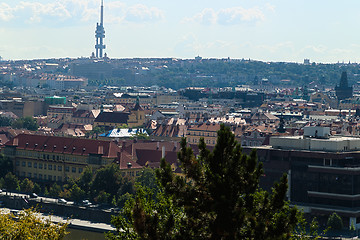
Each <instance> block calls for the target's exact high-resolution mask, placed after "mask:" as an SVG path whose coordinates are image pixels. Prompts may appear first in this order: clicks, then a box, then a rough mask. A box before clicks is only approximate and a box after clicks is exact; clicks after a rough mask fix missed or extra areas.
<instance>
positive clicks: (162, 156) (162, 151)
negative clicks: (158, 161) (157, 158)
mask: <svg viewBox="0 0 360 240" xmlns="http://www.w3.org/2000/svg"><path fill="white" fill-rule="evenodd" d="M161 158H165V146H163V147H162V148H161Z"/></svg>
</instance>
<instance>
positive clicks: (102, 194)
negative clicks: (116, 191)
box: [94, 191, 111, 203]
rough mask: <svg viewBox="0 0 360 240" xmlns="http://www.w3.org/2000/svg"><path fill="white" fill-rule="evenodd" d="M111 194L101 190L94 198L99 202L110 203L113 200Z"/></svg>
mask: <svg viewBox="0 0 360 240" xmlns="http://www.w3.org/2000/svg"><path fill="white" fill-rule="evenodd" d="M110 197H111V195H110V194H109V193H107V192H105V191H101V192H100V193H99V195H97V196H96V197H95V198H94V200H95V202H97V203H109V201H110V200H111V198H110Z"/></svg>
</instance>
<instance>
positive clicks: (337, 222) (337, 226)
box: [327, 212, 343, 230]
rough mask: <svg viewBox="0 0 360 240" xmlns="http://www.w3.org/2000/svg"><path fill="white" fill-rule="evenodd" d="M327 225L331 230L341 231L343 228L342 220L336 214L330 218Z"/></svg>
mask: <svg viewBox="0 0 360 240" xmlns="http://www.w3.org/2000/svg"><path fill="white" fill-rule="evenodd" d="M327 225H328V227H330V229H331V230H341V229H342V228H343V222H342V219H341V217H340V216H339V215H338V214H337V213H335V212H334V213H333V214H331V215H330V216H329V218H328V221H327Z"/></svg>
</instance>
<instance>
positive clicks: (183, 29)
mask: <svg viewBox="0 0 360 240" xmlns="http://www.w3.org/2000/svg"><path fill="white" fill-rule="evenodd" d="M104 2H105V20H104V21H105V24H104V25H105V31H106V38H105V44H106V45H107V49H106V52H107V53H108V55H109V57H114V58H127V57H179V58H193V57H195V56H196V55H200V56H202V57H205V58H210V57H215V58H224V57H231V58H251V59H256V60H264V61H296V62H302V61H303V59H304V58H310V60H311V61H315V62H337V61H345V62H348V61H351V62H356V61H357V62H360V29H359V25H360V24H359V23H360V14H359V12H360V1H359V0H347V1H339V0H337V1H335V0H299V1H292V0H270V1H262V0H222V1H220V0H181V1H174V0H143V1H141V0H131V1H130V0H122V1H118V0H105V1H104ZM99 7H100V0H58V1H54V0H37V1H36V0H35V1H27V0H21V1H19V0H7V1H0V56H2V57H3V58H4V59H33V58H52V57H55V58H59V57H80V56H90V54H91V52H93V51H94V44H95V37H94V31H95V25H96V22H97V21H98V19H99Z"/></svg>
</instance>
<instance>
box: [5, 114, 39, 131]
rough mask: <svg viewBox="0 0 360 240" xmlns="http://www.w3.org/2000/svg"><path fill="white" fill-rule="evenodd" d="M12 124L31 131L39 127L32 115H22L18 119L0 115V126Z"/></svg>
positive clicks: (16, 127)
mask: <svg viewBox="0 0 360 240" xmlns="http://www.w3.org/2000/svg"><path fill="white" fill-rule="evenodd" d="M6 126H12V127H13V128H15V129H22V128H25V129H28V130H31V131H36V130H38V128H39V125H38V124H37V122H36V119H34V118H33V117H22V118H18V119H12V118H9V117H3V116H0V127H6Z"/></svg>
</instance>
